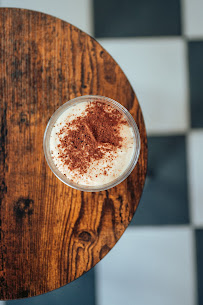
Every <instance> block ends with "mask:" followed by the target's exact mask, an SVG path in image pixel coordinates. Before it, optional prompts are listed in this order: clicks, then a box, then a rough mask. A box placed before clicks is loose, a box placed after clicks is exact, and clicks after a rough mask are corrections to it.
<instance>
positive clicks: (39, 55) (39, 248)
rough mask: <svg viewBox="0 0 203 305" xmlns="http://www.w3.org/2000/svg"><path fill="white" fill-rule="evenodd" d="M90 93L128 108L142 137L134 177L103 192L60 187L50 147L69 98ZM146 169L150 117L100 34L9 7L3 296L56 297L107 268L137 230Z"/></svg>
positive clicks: (1, 214)
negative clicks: (53, 119) (46, 144)
mask: <svg viewBox="0 0 203 305" xmlns="http://www.w3.org/2000/svg"><path fill="white" fill-rule="evenodd" d="M126 56H128V55H127V54H126ZM135 72H136V71H135ZM138 77H139V76H138ZM88 94H95V95H103V96H108V97H110V98H113V99H115V100H116V101H118V102H120V103H121V104H122V105H124V106H125V107H126V108H127V109H129V110H130V112H131V114H132V115H133V117H134V119H135V121H136V122H137V125H138V128H139V131H140V135H141V153H140V157H139V161H138V164H137V166H136V167H135V169H134V171H133V172H132V174H131V175H130V176H129V178H128V179H127V180H125V181H124V182H123V183H121V184H119V185H118V186H116V187H114V188H112V189H110V190H108V191H104V192H98V193H85V192H80V191H77V190H74V189H72V188H69V187H67V186H66V185H64V184H63V183H62V182H60V181H59V180H58V179H57V178H56V177H55V176H54V175H53V174H52V172H51V170H50V169H49V167H48V165H47V163H46V161H45V157H44V153H43V148H42V142H43V134H44V130H45V127H46V124H47V122H48V120H49V118H50V116H51V115H52V114H53V112H54V111H55V110H56V109H57V108H58V107H59V106H60V105H62V104H63V103H65V102H66V101H68V100H69V99H72V98H74V97H76V96H81V95H88ZM146 169H147V138H146V130H145V125H144V121H143V116H142V112H141V109H140V106H139V104H138V101H137V98H136V96H135V93H134V92H133V89H132V87H131V86H130V84H129V82H128V80H127V78H126V76H125V75H124V73H123V72H122V70H121V69H120V67H119V66H118V64H117V63H116V62H115V61H114V60H113V58H112V57H111V56H110V55H109V54H108V53H107V52H106V51H105V50H104V49H103V48H102V47H101V46H100V45H99V43H97V42H96V41H95V40H94V39H93V38H92V37H90V36H88V35H87V34H85V33H84V32H82V31H80V30H79V29H77V28H76V27H74V26H73V25H71V24H68V23H66V22H64V21H62V20H60V19H57V18H54V17H52V16H48V15H45V14H41V13H38V12H33V11H28V10H22V9H7V8H1V9H0V299H18V298H24V297H30V296H35V295H39V294H41V293H45V292H48V291H50V290H53V289H56V288H58V287H61V286H63V285H65V284H67V283H70V282H71V281H73V280H74V279H76V278H78V277H79V276H81V275H82V274H84V273H85V272H87V271H88V270H89V269H91V268H92V267H93V266H94V265H95V264H96V263H98V262H99V261H100V260H101V259H102V258H103V257H104V256H105V255H106V254H107V253H108V252H109V250H111V248H112V247H113V246H114V245H115V243H116V242H117V241H118V240H119V238H120V237H121V235H122V234H123V232H124V231H125V229H126V228H127V226H128V225H129V223H130V221H131V219H132V217H133V214H134V212H135V210H136V208H137V205H138V203H139V200H140V197H141V194H142V190H143V186H144V182H145V175H146ZM135 258H136V253H135Z"/></svg>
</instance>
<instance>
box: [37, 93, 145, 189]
mask: <svg viewBox="0 0 203 305" xmlns="http://www.w3.org/2000/svg"><path fill="white" fill-rule="evenodd" d="M94 101H100V102H102V103H105V104H107V105H110V106H111V107H114V108H115V109H117V110H118V111H119V112H121V113H122V114H123V116H124V118H125V119H126V120H127V122H128V124H129V126H130V127H131V128H132V130H133V137H134V152H133V156H132V158H131V160H130V162H129V164H128V166H127V167H126V169H125V170H124V171H123V172H122V174H121V175H120V176H118V177H117V178H115V180H113V181H111V182H109V183H107V184H102V185H96V186H95V185H94V186H90V185H82V184H78V183H75V182H73V181H72V180H70V179H68V178H67V177H66V176H64V174H62V173H61V172H60V171H59V169H58V168H57V166H56V165H55V163H54V161H53V159H52V156H51V151H50V136H51V131H52V128H53V126H54V124H55V123H56V121H57V119H58V118H59V117H60V116H61V115H62V114H63V112H64V111H66V110H67V109H68V108H69V107H72V106H73V105H76V104H78V103H83V102H94ZM43 148H44V154H45V157H46V161H47V163H48V165H49V167H50V169H51V171H52V172H53V173H54V174H55V175H56V177H57V178H58V179H59V180H61V181H62V182H63V183H65V184H66V185H68V186H70V187H72V188H75V189H77V190H80V191H86V192H98V191H104V190H107V189H110V188H112V187H114V186H116V185H117V184H119V183H121V182H122V181H123V180H125V179H126V178H127V177H128V176H129V175H130V173H131V172H132V170H133V169H134V167H135V165H136V163H137V161H138V158H139V154H140V134H139V130H138V127H137V124H136V123H135V121H134V119H133V117H132V116H131V114H130V113H129V112H128V110H127V109H126V108H125V107H123V106H122V105H121V104H119V103H118V102H116V101H114V100H112V99H110V98H108V97H104V96H97V95H85V96H80V97H76V98H74V99H72V100H70V101H68V102H66V103H65V104H63V105H62V106H61V107H59V108H58V109H57V110H56V111H55V112H54V114H53V115H52V117H51V118H50V120H49V122H48V124H47V127H46V130H45V132H44V141H43Z"/></svg>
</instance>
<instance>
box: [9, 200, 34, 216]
mask: <svg viewBox="0 0 203 305" xmlns="http://www.w3.org/2000/svg"><path fill="white" fill-rule="evenodd" d="M33 205H34V200H32V199H30V198H23V197H20V198H19V199H18V201H16V202H15V203H14V213H15V214H16V216H17V217H18V218H22V217H24V216H25V215H32V214H33V209H34V208H33Z"/></svg>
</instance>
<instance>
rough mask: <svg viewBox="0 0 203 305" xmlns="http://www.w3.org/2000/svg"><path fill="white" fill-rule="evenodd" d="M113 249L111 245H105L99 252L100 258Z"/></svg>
mask: <svg viewBox="0 0 203 305" xmlns="http://www.w3.org/2000/svg"><path fill="white" fill-rule="evenodd" d="M110 250H111V248H110V247H108V246H107V245H105V246H103V247H102V248H101V250H100V252H99V258H100V260H101V259H102V258H103V257H104V256H105V255H106V254H107V253H108V252H109V251H110Z"/></svg>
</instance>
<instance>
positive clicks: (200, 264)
mask: <svg viewBox="0 0 203 305" xmlns="http://www.w3.org/2000/svg"><path fill="white" fill-rule="evenodd" d="M195 235H196V254H197V267H196V269H197V287H198V299H199V302H198V304H199V305H202V304H203V229H201V230H196V232H195Z"/></svg>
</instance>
